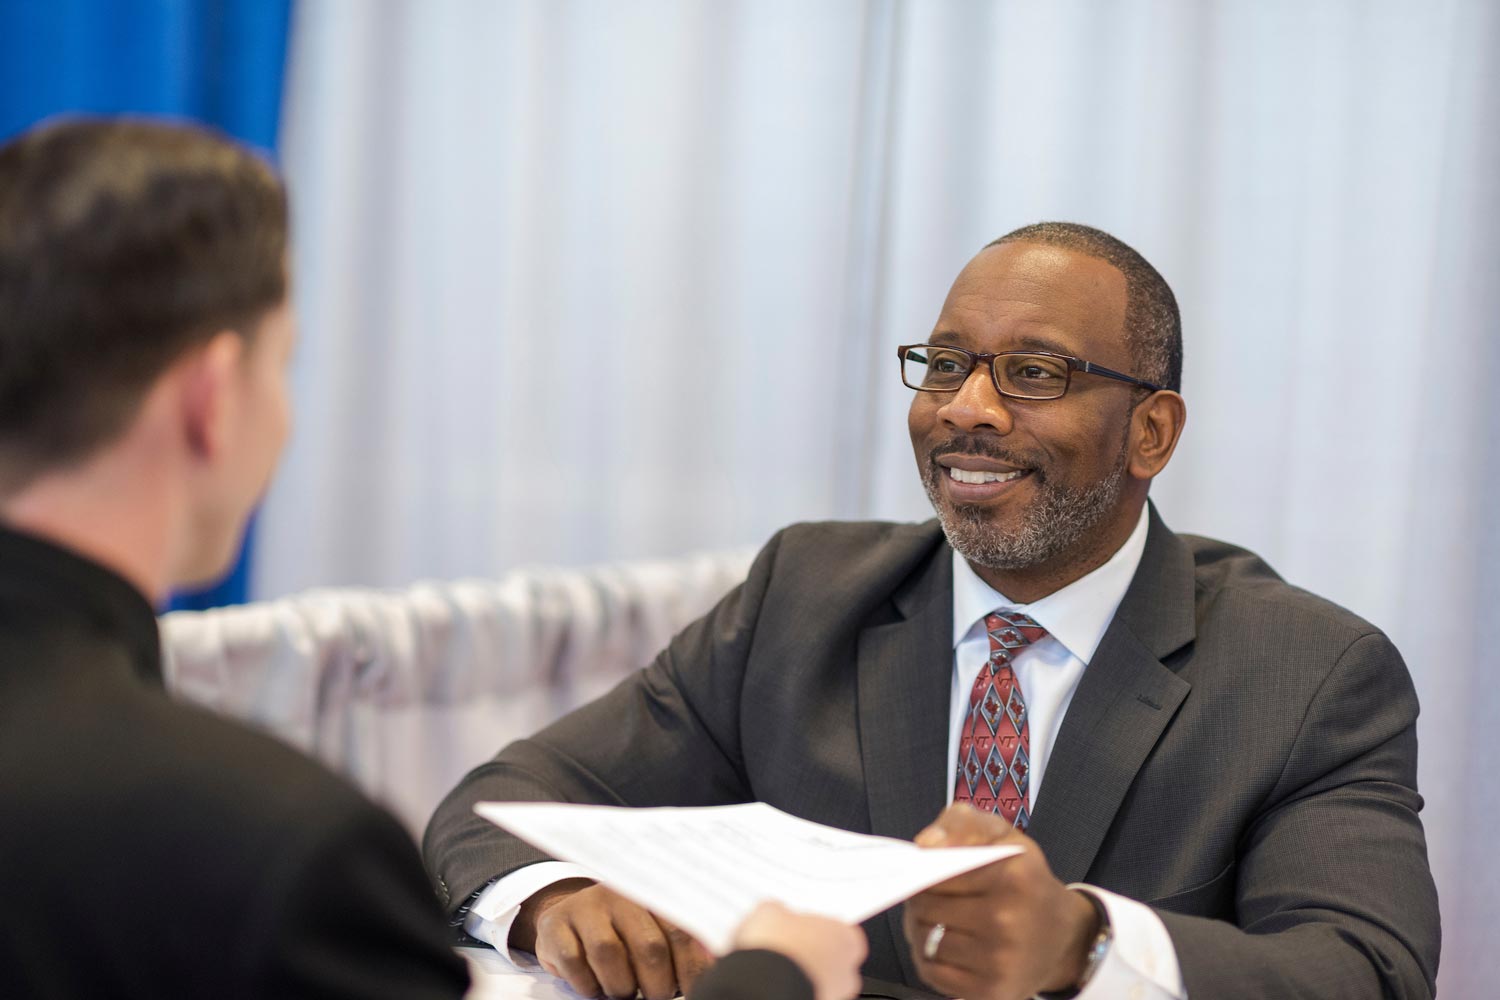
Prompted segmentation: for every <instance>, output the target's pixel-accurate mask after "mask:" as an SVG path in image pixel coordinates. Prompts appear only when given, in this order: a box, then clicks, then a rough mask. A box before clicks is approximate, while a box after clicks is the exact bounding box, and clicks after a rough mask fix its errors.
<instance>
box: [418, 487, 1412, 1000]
mask: <svg viewBox="0 0 1500 1000" xmlns="http://www.w3.org/2000/svg"><path fill="white" fill-rule="evenodd" d="M952 609H953V588H952V564H951V553H950V550H949V548H948V546H947V544H946V542H945V541H944V539H943V536H942V533H941V531H940V530H939V529H938V527H937V525H936V523H934V522H929V523H927V524H923V525H901V524H884V523H846V524H812V525H798V526H794V527H791V528H788V529H786V530H785V531H783V532H782V533H781V534H779V535H778V536H777V537H776V538H775V539H773V540H772V541H771V543H770V544H769V545H767V546H766V548H765V550H764V551H763V552H762V553H761V555H760V557H759V558H758V559H757V560H756V562H755V565H754V566H753V567H752V569H751V571H750V575H749V577H748V579H747V580H746V581H745V583H744V584H743V585H742V586H740V587H739V588H737V589H736V590H734V591H733V592H731V593H730V594H729V596H727V597H726V598H725V599H724V600H723V601H722V602H721V603H720V604H719V605H718V606H717V607H716V608H715V609H714V610H713V611H711V612H710V613H709V614H708V615H706V616H705V617H704V618H703V619H701V620H700V621H698V622H696V623H695V624H693V625H691V626H690V627H688V628H687V629H686V630H685V631H683V632H682V634H680V635H679V636H678V637H677V638H676V639H674V640H673V641H672V643H671V644H670V645H669V646H668V647H667V649H666V650H664V651H663V652H662V653H661V655H660V656H658V657H657V659H656V661H655V662H654V663H653V664H652V665H651V666H650V667H647V668H646V669H644V670H642V671H641V672H639V673H638V674H636V675H634V676H632V677H631V678H629V679H627V680H626V681H625V682H624V683H622V684H621V685H620V686H619V687H617V688H616V689H615V690H614V691H612V692H610V693H609V694H608V695H606V696H604V697H603V698H601V699H599V700H598V701H596V702H594V703H592V704H590V705H587V706H585V707H583V708H581V709H579V710H578V711H576V712H574V713H572V714H571V715H569V716H567V717H565V718H563V719H561V720H560V721H558V722H556V723H554V724H553V725H551V726H549V727H548V728H546V729H544V730H543V731H542V732H540V733H538V734H537V735H536V736H535V737H534V738H532V739H529V740H522V741H520V742H517V743H514V744H512V745H511V746H509V747H507V748H506V749H505V750H504V751H503V752H502V753H501V754H500V755H499V756H498V757H496V758H495V759H494V760H492V761H490V762H488V763H485V764H483V765H481V766H480V767H478V768H476V769H475V770H474V771H473V772H471V773H470V774H469V776H468V777H467V778H465V779H464V781H463V782H462V783H461V784H460V785H459V787H458V788H456V789H455V790H454V791H453V792H452V793H451V794H450V795H449V796H448V798H447V799H446V800H445V801H444V803H443V804H442V805H441V806H440V807H439V809H438V811H437V813H436V815H435V816H434V817H433V820H432V823H431V825H430V826H429V827H428V830H427V836H426V841H425V849H426V855H427V860H428V865H429V868H430V869H431V870H432V871H434V872H435V873H436V874H437V876H438V879H439V890H440V893H441V894H442V895H444V896H445V897H446V898H447V899H448V901H449V905H450V907H456V906H457V905H459V904H460V903H461V902H462V901H463V900H464V899H466V898H467V897H468V896H469V895H470V894H471V893H473V892H474V891H475V890H476V889H477V888H479V887H480V886H481V885H483V884H484V883H485V882H486V881H487V880H488V879H490V878H492V877H493V876H495V875H498V874H502V873H506V872H509V871H512V870H514V869H515V868H518V867H520V866H522V865H525V864H529V863H531V862H534V861H536V860H539V859H540V858H541V857H542V855H540V854H538V853H537V852H536V851H534V850H533V849H531V848H530V847H528V846H526V845H525V844H522V843H520V842H519V841H516V840H515V839H513V838H511V837H509V836H507V835H506V834H504V833H502V832H501V831H499V830H498V829H496V828H495V827H493V826H491V825H490V824H488V823H486V822H484V821H483V820H480V819H478V818H477V817H475V816H474V815H473V814H472V813H471V812H470V808H471V806H472V805H473V803H474V802H476V801H480V800H484V799H509V800H557V801H569V802H596V803H609V804H618V805H631V806H655V805H685V806H686V805H713V804H723V803H732V802H744V801H750V800H759V801H763V802H769V803H770V804H772V805H774V806H776V807H778V808H780V809H783V810H786V811H787V812H790V813H793V814H795V815H798V816H803V817H806V818H808V819H811V820H815V821H817V822H820V823H826V824H829V825H831V826H836V827H842V828H844V829H849V830H857V831H862V832H870V833H876V834H884V835H887V836H893V837H902V838H910V837H912V836H914V835H915V834H916V833H917V832H918V831H919V830H921V829H922V827H923V826H925V825H926V824H927V823H929V822H930V821H931V820H932V819H933V818H934V817H935V816H937V814H938V813H939V812H940V811H941V810H942V809H943V807H944V806H945V805H946V804H947V799H948V789H947V788H946V787H945V786H944V784H943V783H942V782H941V780H940V779H939V776H940V775H942V774H944V773H945V772H946V770H947V765H946V756H947V745H948V722H949V720H948V707H949V695H950V684H951V676H952V658H953V648H952V615H953V610H952ZM1416 717H1417V699H1416V695H1415V692H1414V690H1413V688H1412V684H1411V679H1410V677H1409V675H1408V673H1407V670H1406V667H1405V665H1404V664H1403V663H1402V661H1401V657H1400V655H1399V654H1398V653H1397V652H1396V650H1395V648H1394V647H1393V646H1392V645H1391V643H1390V642H1389V641H1388V640H1387V639H1386V638H1385V636H1384V635H1382V634H1381V633H1380V632H1379V631H1378V630H1376V629H1375V628H1374V627H1372V626H1371V625H1369V624H1367V623H1366V622H1364V621H1362V620H1360V619H1359V618H1357V617H1355V616H1354V615H1352V614H1350V613H1349V612H1347V611H1345V610H1343V609H1342V608H1339V607H1336V606H1335V605H1333V604H1330V603H1329V602H1327V601H1325V600H1322V599H1320V598H1318V597H1315V596H1313V595H1311V594H1308V593H1306V592H1305V591H1302V590H1298V589H1296V588H1295V587H1291V586H1289V585H1288V584H1286V583H1285V582H1283V581H1282V580H1281V579H1280V578H1279V577H1278V576H1277V575H1276V574H1275V573H1274V572H1273V571H1272V570H1271V569H1270V568H1269V567H1268V566H1266V565H1265V563H1263V562H1262V561H1261V560H1260V559H1259V558H1257V557H1256V556H1254V555H1252V554H1251V553H1248V552H1246V551H1244V550H1242V549H1237V548H1234V547H1232V546H1229V545H1226V544H1224V543H1221V542H1215V541H1211V540H1208V539H1202V538H1194V537H1191V536H1177V535H1174V534H1173V533H1172V532H1171V531H1169V530H1168V529H1167V528H1166V526H1165V525H1164V524H1162V522H1161V520H1160V519H1159V518H1158V517H1157V515H1156V513H1155V511H1154V510H1153V511H1152V512H1151V524H1150V531H1149V534H1148V536H1147V541H1146V549H1145V553H1144V555H1143V556H1142V559H1141V564H1140V568H1139V569H1138V570H1137V572H1136V575H1135V578H1134V580H1133V581H1132V583H1131V585H1130V588H1129V590H1128V592H1127V593H1126V595H1125V599H1124V601H1123V602H1122V603H1121V605H1120V608H1119V611H1118V612H1117V613H1116V615H1115V618H1114V621H1113V622H1112V623H1111V624H1110V627H1109V629H1108V631H1107V632H1106V634H1105V636H1104V639H1103V641H1102V642H1101V643H1100V645H1099V648H1098V651H1097V652H1096V653H1095V655H1094V658H1093V660H1092V662H1091V663H1090V664H1089V667H1088V669H1087V670H1086V671H1085V673H1084V676H1083V679H1082V681H1081V682H1080V683H1079V686H1078V689H1077V692H1076V693H1075V695H1074V697H1073V701H1072V703H1071V705H1070V707H1069V709H1068V712H1067V715H1066V717H1065V718H1064V719H1063V722H1062V726H1061V729H1060V731H1059V733H1058V736H1057V742H1056V745H1055V747H1054V749H1053V753H1052V758H1051V760H1050V762H1049V764H1048V767H1047V774H1046V781H1045V783H1044V784H1043V785H1042V788H1041V792H1040V794H1039V796H1038V798H1037V801H1036V803H1035V806H1036V808H1035V810H1034V812H1033V815H1032V824H1031V828H1030V831H1029V832H1030V834H1031V836H1032V837H1033V838H1035V839H1036V841H1037V843H1038V844H1040V846H1041V847H1042V849H1043V850H1044V851H1045V852H1046V856H1047V859H1048V861H1049V863H1050V864H1051V866H1052V869H1053V871H1054V872H1055V873H1056V875H1057V877H1058V878H1060V879H1062V880H1063V881H1064V882H1072V881H1086V882H1089V883H1092V884H1094V885H1098V886H1101V887H1104V888H1107V889H1111V890H1113V891H1115V892H1119V893H1122V894H1124V895H1126V896H1130V897H1132V898H1135V899H1138V900H1142V901H1144V902H1147V903H1149V904H1150V905H1151V906H1153V907H1155V909H1156V910H1157V912H1158V913H1159V914H1160V915H1161V917H1162V919H1163V921H1164V922H1165V924H1166V927H1167V929H1168V931H1169V932H1170V934H1171V935H1172V939H1173V941H1174V943H1175V945H1176V948H1177V953H1178V957H1179V959H1180V961H1181V965H1182V972H1183V976H1184V978H1185V980H1186V985H1187V988H1188V991H1189V994H1190V995H1191V996H1192V997H1193V998H1194V1000H1199V998H1204V1000H1232V998H1239V997H1245V998H1250V997H1274V998H1277V1000H1285V998H1289V997H1318V998H1334V997H1349V998H1357V1000H1369V998H1373V997H1380V996H1386V997H1400V998H1406V997H1427V996H1430V995H1431V994H1432V990H1433V983H1434V979H1435V976H1436V970H1437V958H1438V913H1437V897H1436V891H1435V889H1434V887H1433V883H1432V877H1431V874H1430V872H1429V869H1428V865H1427V857H1426V846H1425V842H1424V839H1423V834H1422V825H1421V822H1420V820H1419V819H1418V815H1417V813H1418V810H1419V809H1420V808H1421V799H1420V797H1419V796H1418V795H1417V792H1416V764H1417V746H1416V729H1415V723H1416ZM866 929H867V931H868V933H869V936H870V948H871V951H870V959H869V962H868V964H867V965H866V969H865V971H866V974H867V975H870V976H876V977H880V978H884V979H904V980H905V981H906V982H909V983H916V982H917V977H916V972H915V969H914V967H913V965H912V962H911V958H910V954H909V952H908V949H907V948H906V945H905V942H904V940H903V937H902V931H901V917H900V908H899V907H898V908H897V909H895V910H893V911H891V912H889V913H888V914H886V915H883V916H881V917H876V918H874V919H873V920H871V921H870V922H869V923H868V924H867V927H866Z"/></svg>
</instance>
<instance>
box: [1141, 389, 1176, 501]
mask: <svg viewBox="0 0 1500 1000" xmlns="http://www.w3.org/2000/svg"><path fill="white" fill-rule="evenodd" d="M1186 423H1187V405H1186V404H1185V403H1184V402H1183V399H1182V397H1181V396H1180V395H1178V394H1177V393H1175V392H1171V391H1169V390H1162V391H1160V392H1155V393H1152V395H1151V398H1149V399H1147V400H1145V401H1144V402H1142V403H1141V405H1140V406H1138V407H1136V410H1135V415H1134V424H1135V439H1136V445H1135V448H1134V450H1133V453H1132V455H1131V460H1130V473H1131V475H1132V476H1134V477H1135V478H1137V479H1152V478H1154V477H1156V476H1157V475H1159V474H1160V473H1161V471H1162V470H1163V469H1165V468H1166V467H1167V463H1168V462H1169V461H1171V459H1172V452H1174V451H1175V450H1176V449H1177V441H1178V439H1179V438H1180V437H1181V436H1182V428H1183V425H1184V424H1186Z"/></svg>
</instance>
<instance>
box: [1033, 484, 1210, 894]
mask: <svg viewBox="0 0 1500 1000" xmlns="http://www.w3.org/2000/svg"><path fill="white" fill-rule="evenodd" d="M1193 594H1194V574H1193V558H1192V554H1191V553H1190V552H1189V551H1188V549H1187V546H1186V545H1184V544H1183V543H1182V542H1181V540H1179V539H1178V538H1177V536H1176V535H1174V534H1172V533H1171V532H1170V531H1169V530H1167V527H1166V525H1164V524H1163V523H1162V521H1161V519H1160V518H1159V517H1158V516H1157V513H1156V509H1155V507H1152V509H1151V513H1150V527H1149V529H1148V534H1147V536H1146V549H1145V551H1144V553H1142V555H1141V564H1140V567H1139V568H1138V569H1137V570H1136V574H1135V578H1134V580H1132V581H1131V584H1130V589H1129V590H1128V591H1126V594H1125V598H1124V600H1122V601H1121V603H1120V608H1119V610H1118V611H1116V612H1115V617H1114V621H1113V622H1111V623H1110V627H1109V630H1108V631H1107V632H1105V634H1104V639H1103V640H1102V641H1101V642H1100V644H1099V648H1098V650H1097V651H1096V652H1095V653H1094V658H1093V660H1092V661H1090V663H1089V666H1088V669H1087V670H1085V671H1084V674H1083V678H1082V680H1080V681H1079V683H1078V690H1077V691H1076V692H1075V693H1074V695H1073V700H1072V702H1071V704H1070V705H1069V706H1068V712H1067V715H1066V716H1064V718H1063V721H1062V726H1061V727H1060V728H1059V729H1058V733H1057V742H1056V743H1055V744H1054V749H1053V752H1052V757H1051V759H1050V760H1049V761H1048V763H1047V772H1046V774H1045V775H1044V776H1043V779H1042V788H1041V792H1040V793H1039V795H1038V796H1037V802H1036V809H1035V810H1034V812H1033V813H1032V821H1031V828H1030V830H1029V831H1028V832H1029V833H1030V835H1031V837H1032V838H1033V839H1034V840H1036V842H1037V844H1038V845H1039V846H1040V847H1041V848H1042V850H1043V852H1044V853H1045V854H1046V856H1047V862H1048V864H1050V865H1051V867H1052V871H1053V873H1054V874H1055V875H1056V876H1057V877H1058V878H1059V879H1060V880H1062V881H1063V882H1077V881H1080V880H1082V879H1083V878H1084V877H1085V876H1086V875H1087V873H1088V870H1089V868H1090V866H1091V865H1092V864H1093V862H1094V858H1095V856H1096V855H1097V854H1098V853H1099V848H1100V846H1101V845H1102V844H1103V842H1104V836H1105V834H1106V833H1107V832H1108V830H1109V826H1110V824H1111V823H1112V822H1113V821H1114V817H1115V813H1116V812H1117V811H1118V810H1119V808H1120V803H1121V801H1123V800H1124V798H1125V794H1126V792H1128V791H1129V789H1130V786H1131V783H1132V782H1133V781H1134V780H1135V776H1136V773H1137V772H1138V771H1139V770H1140V768H1141V765H1142V764H1143V763H1144V762H1145V760H1146V757H1147V755H1148V754H1150V752H1151V748H1152V747H1154V746H1155V745H1156V742H1157V740H1158V739H1159V738H1160V737H1161V734H1162V732H1163V730H1165V729H1166V727H1167V724H1168V723H1169V722H1170V721H1171V719H1172V716H1173V714H1174V713H1175V712H1176V711H1177V707H1178V706H1179V705H1181V704H1182V700H1183V699H1184V698H1186V697H1187V693H1188V690H1189V688H1190V687H1191V685H1189V684H1188V682H1187V681H1185V680H1183V679H1182V678H1181V677H1179V676H1177V674H1176V673H1174V672H1173V671H1172V670H1171V669H1169V668H1168V667H1166V666H1164V665H1163V664H1162V659H1163V658H1164V657H1166V656H1167V655H1169V654H1171V653H1172V652H1174V651H1176V650H1178V649H1180V648H1182V646H1184V645H1186V644H1187V643H1189V642H1191V641H1192V639H1193V635H1194V619H1193Z"/></svg>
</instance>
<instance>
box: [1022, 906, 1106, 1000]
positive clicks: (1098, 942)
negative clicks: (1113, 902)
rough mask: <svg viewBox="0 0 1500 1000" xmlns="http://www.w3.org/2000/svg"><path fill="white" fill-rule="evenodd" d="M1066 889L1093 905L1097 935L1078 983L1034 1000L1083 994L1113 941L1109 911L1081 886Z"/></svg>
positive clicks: (1069, 998)
mask: <svg viewBox="0 0 1500 1000" xmlns="http://www.w3.org/2000/svg"><path fill="white" fill-rule="evenodd" d="M1068 888H1070V889H1077V890H1078V891H1079V892H1080V893H1081V894H1082V895H1083V898H1084V899H1087V900H1088V901H1089V902H1090V903H1092V904H1093V906H1094V912H1095V913H1097V914H1099V935H1098V937H1096V938H1094V943H1093V944H1091V945H1089V950H1088V954H1086V955H1084V957H1083V972H1082V973H1081V974H1080V975H1079V976H1078V982H1077V983H1076V984H1074V986H1073V988H1072V989H1070V990H1054V991H1053V992H1051V993H1038V994H1037V995H1036V1000H1072V998H1073V997H1076V996H1077V995H1078V994H1079V993H1081V992H1083V988H1084V987H1085V986H1087V985H1088V984H1089V981H1090V980H1091V979H1093V978H1094V974H1095V973H1097V972H1098V971H1099V966H1101V965H1103V964H1104V956H1106V955H1108V954H1109V945H1110V942H1111V941H1113V940H1114V939H1115V934H1114V927H1113V926H1111V924H1110V922H1109V911H1108V910H1106V909H1105V908H1104V904H1103V903H1101V902H1099V897H1097V896H1095V895H1094V894H1093V893H1092V892H1089V891H1088V890H1087V889H1084V888H1083V887H1081V886H1069V887H1068Z"/></svg>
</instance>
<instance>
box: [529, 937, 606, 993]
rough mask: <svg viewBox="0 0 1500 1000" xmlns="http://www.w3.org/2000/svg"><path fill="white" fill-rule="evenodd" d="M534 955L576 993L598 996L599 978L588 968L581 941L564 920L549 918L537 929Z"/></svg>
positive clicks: (544, 966) (543, 966) (544, 967)
mask: <svg viewBox="0 0 1500 1000" xmlns="http://www.w3.org/2000/svg"><path fill="white" fill-rule="evenodd" d="M536 958H537V961H538V962H540V963H541V965H542V968H543V969H546V970H547V971H548V972H549V973H551V974H552V975H554V976H557V977H558V978H559V979H565V980H567V982H568V985H569V986H571V987H572V988H573V991H574V992H575V993H578V994H581V995H582V996H586V997H594V996H598V995H599V980H598V979H596V978H595V977H594V972H593V970H592V969H590V968H589V963H588V958H587V957H586V956H585V955H584V951H583V942H582V941H580V940H579V939H578V935H577V934H576V933H575V932H574V931H573V928H572V926H571V925H570V924H568V923H567V922H566V921H552V922H548V923H545V924H543V925H542V927H540V928H538V931H537V938H536Z"/></svg>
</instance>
